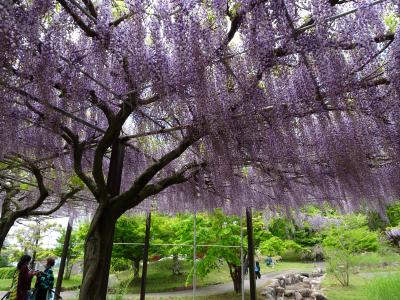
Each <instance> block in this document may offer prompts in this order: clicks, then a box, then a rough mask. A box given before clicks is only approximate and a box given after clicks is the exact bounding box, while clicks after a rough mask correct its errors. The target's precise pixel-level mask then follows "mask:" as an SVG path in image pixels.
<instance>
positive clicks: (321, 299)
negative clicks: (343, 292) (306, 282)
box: [314, 293, 328, 300]
mask: <svg viewBox="0 0 400 300" xmlns="http://www.w3.org/2000/svg"><path fill="white" fill-rule="evenodd" d="M314 298H315V300H328V298H326V297H325V296H324V295H323V294H321V293H314Z"/></svg>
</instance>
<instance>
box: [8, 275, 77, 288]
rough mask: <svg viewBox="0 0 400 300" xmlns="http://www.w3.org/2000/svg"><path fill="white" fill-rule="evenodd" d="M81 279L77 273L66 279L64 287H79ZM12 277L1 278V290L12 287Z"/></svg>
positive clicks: (33, 284)
mask: <svg viewBox="0 0 400 300" xmlns="http://www.w3.org/2000/svg"><path fill="white" fill-rule="evenodd" d="M35 280H36V279H33V280H32V285H31V286H32V287H34V286H35V282H36V281H35ZM81 280H82V276H81V275H76V276H71V279H68V280H66V279H64V280H63V284H62V287H63V288H64V289H67V290H74V289H78V288H79V286H80V285H81ZM55 282H57V278H55V280H54V285H55ZM11 283H12V279H0V291H8V290H9V288H10V287H11Z"/></svg>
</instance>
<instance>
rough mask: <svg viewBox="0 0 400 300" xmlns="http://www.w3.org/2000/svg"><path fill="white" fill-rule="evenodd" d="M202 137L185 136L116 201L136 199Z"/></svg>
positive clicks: (116, 198)
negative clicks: (158, 175) (153, 180)
mask: <svg viewBox="0 0 400 300" xmlns="http://www.w3.org/2000/svg"><path fill="white" fill-rule="evenodd" d="M200 138H201V136H200V135H199V134H197V135H196V134H192V135H190V136H188V137H186V138H184V139H183V140H182V141H181V143H180V144H179V145H178V146H177V147H176V148H175V149H173V150H172V151H170V152H168V153H167V154H165V155H164V156H163V157H161V158H160V160H158V161H157V162H155V163H154V164H152V165H151V166H150V167H148V168H147V169H146V170H145V171H144V172H143V173H142V175H140V176H139V177H138V178H137V179H136V180H135V181H134V183H133V185H132V187H131V188H130V189H129V190H128V191H126V192H124V193H123V194H121V195H119V196H117V197H115V198H114V200H113V201H115V202H126V201H129V200H130V199H134V198H135V197H137V195H138V194H139V192H140V191H141V190H142V189H143V188H144V187H145V186H146V184H148V183H149V182H150V180H152V179H153V177H154V176H155V175H156V174H157V173H158V172H159V171H160V170H162V169H163V168H164V167H165V166H167V165H168V164H169V163H170V162H172V161H173V160H175V159H176V158H178V157H179V156H180V155H181V154H182V153H183V152H185V151H186V149H187V148H189V147H190V146H191V145H192V144H193V143H195V142H196V141H198V140H199V139H200Z"/></svg>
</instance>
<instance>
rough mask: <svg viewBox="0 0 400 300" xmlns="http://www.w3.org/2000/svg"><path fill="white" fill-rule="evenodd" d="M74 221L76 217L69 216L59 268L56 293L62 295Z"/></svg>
mask: <svg viewBox="0 0 400 300" xmlns="http://www.w3.org/2000/svg"><path fill="white" fill-rule="evenodd" d="M73 222H74V218H73V217H72V216H71V217H69V219H68V225H67V230H66V231H65V239H64V246H63V251H62V254H61V262H60V268H59V270H58V276H57V283H56V295H60V292H61V285H62V281H63V277H64V269H65V262H66V260H67V256H68V250H69V242H70V240H71V232H72V223H73Z"/></svg>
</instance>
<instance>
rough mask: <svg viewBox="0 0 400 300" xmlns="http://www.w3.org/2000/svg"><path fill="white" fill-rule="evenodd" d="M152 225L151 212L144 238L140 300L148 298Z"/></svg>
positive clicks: (148, 215)
mask: <svg viewBox="0 0 400 300" xmlns="http://www.w3.org/2000/svg"><path fill="white" fill-rule="evenodd" d="M150 224H151V211H149V212H148V214H147V218H146V235H145V238H144V249H143V269H142V282H141V285H140V300H144V299H145V298H146V283H147V261H148V258H149V244H150Z"/></svg>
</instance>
